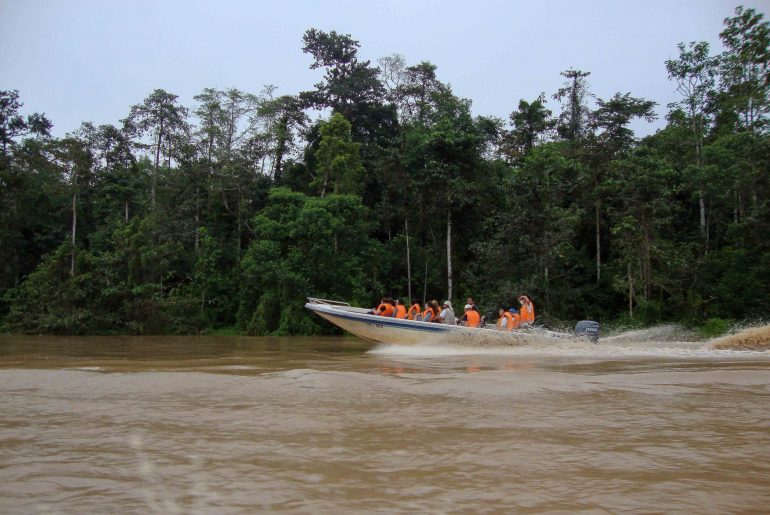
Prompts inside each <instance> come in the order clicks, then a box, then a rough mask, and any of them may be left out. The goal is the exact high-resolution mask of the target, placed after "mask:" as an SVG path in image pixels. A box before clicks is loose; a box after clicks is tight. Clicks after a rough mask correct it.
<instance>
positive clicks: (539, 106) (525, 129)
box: [501, 94, 556, 162]
mask: <svg viewBox="0 0 770 515" xmlns="http://www.w3.org/2000/svg"><path fill="white" fill-rule="evenodd" d="M545 104H546V100H545V94H541V95H540V96H539V97H537V98H536V99H535V100H533V101H532V102H527V101H526V100H524V99H522V100H520V101H519V108H518V110H516V111H514V112H512V113H511V115H510V121H511V124H512V125H513V130H511V131H507V132H506V133H504V135H503V137H502V145H501V147H502V148H501V150H502V152H503V154H504V155H505V156H506V157H507V158H508V160H509V161H511V162H514V161H519V160H521V159H523V158H524V157H526V156H527V155H529V153H530V152H531V151H532V149H533V148H534V146H535V144H537V143H538V142H540V141H541V140H542V139H543V138H544V137H545V135H547V134H548V133H549V132H550V131H551V130H552V129H553V128H554V127H555V126H556V120H554V119H553V118H552V116H551V110H550V109H548V108H547V107H545Z"/></svg>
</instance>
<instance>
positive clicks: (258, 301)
mask: <svg viewBox="0 0 770 515" xmlns="http://www.w3.org/2000/svg"><path fill="white" fill-rule="evenodd" d="M252 227H253V229H254V231H255V235H256V237H255V241H254V242H253V243H252V244H251V246H250V247H249V249H248V250H247V251H246V254H245V255H244V257H243V260H242V261H241V302H240V308H239V311H238V323H239V325H240V326H241V327H242V328H243V329H244V330H245V331H246V332H248V333H249V334H312V333H316V332H319V331H320V326H318V324H317V323H316V321H315V320H314V319H312V318H311V317H310V314H309V313H308V312H306V311H305V310H303V309H302V306H303V304H304V302H305V298H306V297H307V296H314V297H322V298H337V299H351V300H352V301H353V302H358V303H368V302H370V297H371V294H370V293H369V289H368V288H367V285H368V284H369V283H370V281H371V279H370V277H372V275H371V274H372V270H371V269H372V268H376V264H375V265H372V264H371V263H373V262H374V260H375V256H376V255H377V250H378V247H379V245H378V244H377V242H376V241H374V240H372V239H371V238H370V237H369V233H370V231H371V223H370V222H369V220H368V211H367V209H366V208H365V207H364V206H363V205H361V201H360V199H359V198H358V197H355V196H353V195H335V194H332V195H327V196H326V197H323V198H312V197H307V196H305V195H303V194H301V193H296V192H292V191H290V190H288V189H284V188H275V189H273V190H272V191H271V192H270V197H269V201H268V205H267V206H266V208H265V210H264V211H263V212H262V213H261V214H259V215H257V217H255V219H254V221H253V225H252Z"/></svg>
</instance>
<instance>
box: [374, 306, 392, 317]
mask: <svg viewBox="0 0 770 515" xmlns="http://www.w3.org/2000/svg"><path fill="white" fill-rule="evenodd" d="M377 311H379V312H380V316H381V317H392V316H393V306H391V305H390V304H388V303H387V302H385V303H383V304H380V305H379V306H377Z"/></svg>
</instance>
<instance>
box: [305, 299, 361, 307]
mask: <svg viewBox="0 0 770 515" xmlns="http://www.w3.org/2000/svg"><path fill="white" fill-rule="evenodd" d="M307 300H308V302H309V303H310V304H325V305H327V306H345V307H351V306H350V304H348V303H347V302H342V301H339V300H329V299H318V298H316V297H308V298H307Z"/></svg>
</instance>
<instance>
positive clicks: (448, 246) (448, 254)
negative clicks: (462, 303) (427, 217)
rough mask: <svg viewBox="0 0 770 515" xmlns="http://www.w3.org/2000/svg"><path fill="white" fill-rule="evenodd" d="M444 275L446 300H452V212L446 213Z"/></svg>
mask: <svg viewBox="0 0 770 515" xmlns="http://www.w3.org/2000/svg"><path fill="white" fill-rule="evenodd" d="M446 276H447V300H452V213H450V212H449V211H447V214H446Z"/></svg>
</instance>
